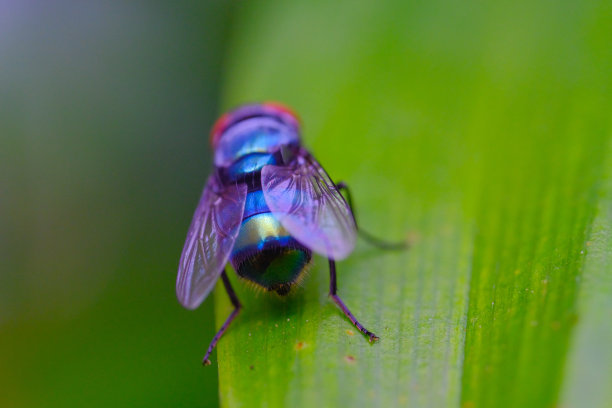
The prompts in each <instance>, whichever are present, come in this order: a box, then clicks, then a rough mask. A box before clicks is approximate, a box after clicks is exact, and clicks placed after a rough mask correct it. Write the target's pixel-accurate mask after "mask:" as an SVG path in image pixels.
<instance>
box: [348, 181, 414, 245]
mask: <svg viewBox="0 0 612 408" xmlns="http://www.w3.org/2000/svg"><path fill="white" fill-rule="evenodd" d="M336 188H337V189H338V191H344V192H345V194H346V201H348V205H349V207H350V208H351V212H352V213H353V220H354V221H355V226H357V232H358V233H359V234H360V235H361V237H362V238H363V239H364V240H366V241H367V242H368V243H369V244H370V245H373V246H375V247H377V248H380V249H384V250H388V251H403V250H406V249H408V248H409V246H410V245H408V243H407V242H389V241H385V240H382V239H380V238H377V237H375V236H374V235H372V234H370V233H369V232H367V231H365V230H363V229H361V228H359V225H358V224H357V214H356V213H355V207H354V206H353V198H352V196H351V190H349V188H348V185H347V184H346V183H345V182H343V181H341V182H339V183H337V184H336Z"/></svg>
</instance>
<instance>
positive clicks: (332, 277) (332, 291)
mask: <svg viewBox="0 0 612 408" xmlns="http://www.w3.org/2000/svg"><path fill="white" fill-rule="evenodd" d="M337 289H338V288H337V286H336V262H335V261H334V260H333V259H330V260H329V295H330V296H331V297H332V299H333V300H334V302H336V304H337V305H338V307H340V309H341V310H342V312H344V314H345V315H346V317H348V318H349V319H350V320H351V322H352V323H353V324H354V325H355V327H357V328H358V329H359V331H360V332H362V333H363V334H365V335H366V336H368V340H369V341H370V343H372V342H375V341H377V340H378V339H379V337H378V336H377V335H375V334H374V333H372V332H371V331H369V330H368V329H366V328H365V327H363V325H362V324H361V323H359V321H358V320H357V319H356V318H355V316H353V313H351V311H350V310H349V308H348V307H346V305H345V304H344V302H343V301H342V299H340V296H338V295H337V294H336V292H337Z"/></svg>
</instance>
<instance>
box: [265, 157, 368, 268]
mask: <svg viewBox="0 0 612 408" xmlns="http://www.w3.org/2000/svg"><path fill="white" fill-rule="evenodd" d="M261 185H262V189H263V194H264V198H265V200H266V204H267V205H268V207H269V208H270V211H272V213H273V214H274V216H275V217H276V218H277V219H278V220H279V221H280V223H281V224H282V225H283V227H285V228H286V229H287V231H289V233H290V234H291V235H292V236H293V237H294V238H295V239H297V240H298V241H300V242H301V243H302V244H303V245H305V246H307V247H308V248H310V249H312V250H313V251H315V252H318V253H320V254H321V255H324V256H327V257H328V258H331V259H335V260H341V259H344V258H346V257H347V256H348V254H349V253H350V252H351V251H352V250H353V248H354V247H355V238H356V234H357V227H356V225H355V219H354V218H353V213H352V212H351V209H350V207H349V205H348V203H347V202H346V200H345V199H344V197H342V194H340V192H339V191H338V188H337V187H336V185H335V184H334V182H332V181H331V179H330V178H329V176H328V175H327V173H326V172H325V170H324V169H323V167H321V165H320V164H319V163H318V162H317V161H316V160H315V159H314V157H312V156H311V155H310V154H309V153H308V152H306V151H304V150H302V151H301V152H300V154H299V155H298V157H297V159H296V161H295V163H293V164H292V165H290V166H274V165H267V166H265V167H264V168H263V169H262V170H261Z"/></svg>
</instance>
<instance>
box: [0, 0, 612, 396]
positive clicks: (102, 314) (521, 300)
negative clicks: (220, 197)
mask: <svg viewBox="0 0 612 408" xmlns="http://www.w3.org/2000/svg"><path fill="white" fill-rule="evenodd" d="M611 17H612V6H610V4H609V2H600V1H592V2H580V3H578V2H556V3H552V2H546V1H539V2H527V1H525V2H495V3H480V2H468V3H465V2H455V1H449V0H439V1H433V2H428V1H411V2H406V1H402V0H398V1H387V2H374V1H370V2H361V1H359V2H353V1H341V2H322V1H313V2H311V1H301V2H298V1H296V2H281V1H275V0H266V1H257V2H229V1H221V0H219V1H184V2H180V3H169V2H161V1H151V2H138V3H128V2H119V1H111V2H101V1H85V2H76V1H66V0H59V1H54V2H52V3H51V2H43V1H38V2H27V3H26V2H20V1H16V0H14V1H7V0H4V1H2V0H0V268H1V269H0V407H2V408H4V407H10V408H13V407H81V406H87V407H95V406H104V407H107V406H125V407H134V406H143V407H154V406H160V407H168V406H171V407H181V406H185V407H195V406H215V405H216V404H218V401H219V399H218V391H217V389H218V380H217V372H216V370H215V368H214V367H215V365H213V366H212V367H209V368H207V369H204V368H202V367H201V366H200V359H201V357H202V355H203V353H204V351H205V348H206V346H207V345H208V341H209V340H210V338H211V337H212V336H213V334H214V317H213V311H212V306H213V301H212V298H211V299H208V300H206V301H205V302H204V304H203V306H202V307H201V308H199V309H198V310H197V311H195V312H189V311H186V310H184V309H182V308H181V307H180V306H179V304H178V302H177V301H176V298H175V294H174V283H175V276H176V275H175V274H176V267H177V263H178V257H179V255H180V251H181V248H182V245H183V240H184V237H185V233H186V230H187V226H188V225H189V221H190V219H191V216H192V213H193V209H194V207H195V204H196V202H197V199H198V197H199V195H200V192H201V188H202V186H203V184H204V180H205V178H206V176H207V175H208V173H209V171H210V166H211V159H210V151H209V147H208V136H207V135H208V130H209V128H210V126H211V124H212V123H213V121H214V119H215V118H216V117H217V116H218V114H219V113H220V111H221V110H224V109H227V108H229V107H231V106H233V105H236V104H238V103H243V102H247V101H254V100H261V99H278V100H281V101H284V102H286V103H288V104H290V105H292V106H294V107H295V108H296V110H297V111H298V112H299V113H300V114H301V115H302V117H303V118H304V122H305V139H306V144H307V145H308V146H309V147H311V148H312V149H313V151H314V153H315V155H316V156H317V157H318V158H319V159H320V160H321V162H322V163H323V164H324V165H325V166H326V168H327V169H328V170H329V171H330V173H331V174H333V175H334V177H339V178H343V179H345V180H347V181H349V182H350V183H351V185H352V186H353V187H354V193H355V197H356V199H357V203H358V205H359V207H360V208H363V209H362V210H361V212H360V217H361V219H362V220H363V221H364V224H365V225H367V226H368V227H369V228H370V229H373V230H374V231H375V232H381V231H383V232H385V233H387V234H388V235H389V236H393V237H397V236H401V235H402V234H403V233H405V232H406V231H412V232H414V235H415V236H416V237H417V238H416V239H417V241H418V244H417V245H415V247H414V248H413V249H412V250H411V251H410V252H409V253H407V254H402V255H379V254H377V253H376V252H375V251H369V252H368V250H367V249H364V247H363V245H362V243H361V244H359V246H358V248H357V253H356V254H355V256H353V257H351V258H349V259H348V260H347V261H346V262H344V263H343V264H342V265H341V266H340V272H339V279H340V288H341V293H342V294H343V296H344V297H345V300H347V303H349V304H350V305H352V307H353V309H354V311H355V312H357V310H359V316H360V317H362V319H364V321H369V322H375V324H376V325H378V326H381V327H383V328H384V332H382V335H385V337H384V338H383V341H382V342H381V343H380V344H378V345H376V346H374V347H370V346H369V345H367V344H366V343H365V342H361V341H357V340H362V339H358V338H357V336H355V337H354V338H351V339H349V340H347V338H346V336H344V332H343V331H342V330H345V329H348V328H349V326H348V325H347V324H346V321H344V320H343V319H342V317H341V316H340V315H339V314H338V311H337V310H336V309H335V308H334V307H333V305H330V304H329V302H328V300H327V297H326V293H325V288H326V285H327V284H328V282H327V276H326V274H325V273H326V271H324V268H321V267H320V265H319V266H315V267H314V268H313V273H312V274H311V275H312V276H311V278H310V279H309V280H308V282H307V283H306V284H305V290H304V292H302V294H301V295H300V296H299V297H297V300H295V301H293V302H286V303H284V304H283V305H284V306H282V307H279V308H278V309H279V310H275V307H276V306H277V305H278V303H274V302H266V301H265V300H264V299H265V297H259V298H258V299H255V296H253V294H252V293H250V292H248V291H247V290H245V289H244V288H243V287H242V286H238V287H237V291H238V293H239V294H240V295H241V296H244V297H243V298H242V299H243V300H246V302H245V304H249V305H252V306H253V307H252V308H250V309H249V310H248V311H247V310H245V313H244V315H243V316H242V317H243V319H242V320H241V321H240V322H239V325H236V326H235V327H233V328H232V330H231V331H230V332H228V336H226V338H225V339H224V340H225V341H222V342H221V344H220V347H219V354H220V355H221V357H222V358H221V360H222V361H221V366H220V369H221V376H220V378H221V381H220V383H221V389H222V390H223V392H224V395H223V400H222V401H224V402H225V403H226V404H228V405H229V404H232V403H234V405H239V404H240V402H241V401H242V402H243V403H245V404H244V405H248V404H247V403H248V402H251V403H252V402H253V401H255V399H254V398H258V399H259V400H260V401H262V402H265V403H269V406H274V405H275V404H276V405H278V406H282V405H283V404H284V403H285V402H286V401H296V405H298V404H301V405H303V406H312V405H313V401H315V402H316V401H318V402H319V403H318V404H317V405H320V406H326V404H327V403H329V401H330V400H332V399H333V401H337V402H340V403H342V402H346V401H349V400H350V401H351V403H354V404H358V403H360V404H365V405H369V406H372V405H375V403H376V402H379V403H380V401H391V403H388V404H387V405H393V402H395V403H400V402H403V403H411V404H412V405H413V406H457V405H463V406H464V407H465V408H471V407H479V406H519V405H521V406H527V405H528V406H551V405H554V404H562V405H567V406H577V407H578V406H585V404H586V405H587V406H602V407H603V406H606V404H608V402H609V401H612V399H611V397H610V392H609V390H610V387H608V386H606V384H609V383H610V379H611V378H612V371H611V370H610V368H609V366H610V364H608V363H609V362H610V361H612V353H611V352H610V348H609V347H607V345H608V344H609V343H610V341H609V339H612V325H611V324H610V321H609V313H607V310H609V307H610V299H611V297H610V294H611V293H612V285H611V282H610V276H611V275H610V265H611V264H612V252H610V250H609V248H610V242H611V241H612V238H611V237H610V233H609V231H610V230H611V226H612V183H611V182H610V180H612V160H611V159H610V158H611V157H612V149H611V145H610V140H611V136H612V133H611V131H610V129H611V126H612V122H611V120H610V116H611V113H612V108H611V107H612V98H611V97H610V95H611V92H612V86H611V85H612V78H611V76H610V72H612V47H610V39H611V38H612V18H611ZM591 244H592V245H591ZM589 246H590V247H589ZM584 265H586V266H584ZM373 270H375V271H377V272H380V274H379V275H380V276H384V277H385V279H384V280H383V279H379V277H378V276H376V275H373V274H372V271H373ZM343 271H346V272H347V274H346V275H344V274H343ZM349 272H350V274H351V276H352V279H348V273H349ZM343 277H347V278H346V279H344V278H343ZM231 279H234V280H235V278H234V277H233V276H232V277H231ZM525 288H527V289H529V290H527V291H526V290H525ZM218 294H219V293H217V295H218ZM344 294H346V295H344ZM215 297H216V302H215V303H216V305H217V306H219V307H218V309H217V323H218V324H219V323H220V322H221V321H222V320H223V319H224V318H225V316H226V315H227V313H228V310H227V309H228V305H227V301H226V298H225V295H224V294H223V293H220V296H215ZM255 302H258V303H255ZM398 305H399V306H398ZM495 305H497V306H495ZM272 312H274V313H272ZM244 316H246V317H247V318H244ZM248 316H251V317H252V318H251V319H249V318H248ZM305 316H306V317H308V316H310V317H309V319H310V326H305V327H302V326H300V324H299V320H298V319H301V318H304V317H305ZM289 317H290V318H291V323H286V327H282V333H281V334H280V335H279V334H278V331H276V332H277V333H276V334H271V333H273V332H274V331H275V326H273V325H272V322H273V321H274V320H273V319H277V320H278V321H279V324H282V322H285V321H288V320H287V319H286V318H289ZM294 317H297V318H294ZM265 322H267V323H269V324H264V323H265ZM534 322H535V323H534ZM256 330H257V331H258V333H262V335H260V336H251V333H252V332H255V331H256ZM317 333H320V334H321V335H318V334H317ZM379 334H381V333H379ZM275 336H276V337H275ZM300 336H302V337H303V336H310V337H308V342H309V343H308V344H309V345H310V348H308V349H306V352H305V353H302V354H301V355H298V354H297V353H296V351H295V350H294V349H293V348H292V347H293V343H292V342H293V341H294V340H298V339H300V338H301V337H300ZM268 340H269V341H268ZM283 342H284V343H283ZM285 346H287V347H285ZM245 350H247V351H248V350H255V351H256V353H251V354H250V355H247V353H245V352H244V351H245ZM400 351H401V352H400ZM347 352H351V353H353V355H354V356H356V358H357V361H358V364H357V365H347V363H346V360H344V356H345V354H346V353H347ZM308 353H312V354H308ZM329 356H332V358H335V357H339V358H338V359H337V360H332V358H330V357H329ZM250 359H259V360H258V365H257V370H259V371H257V370H254V371H247V370H245V369H243V368H244V366H243V365H242V364H243V363H244V364H246V366H248V364H251V363H250ZM215 360H216V357H214V358H213V363H214V362H215ZM313 361H314V363H313ZM259 362H264V363H263V364H259ZM238 363H240V364H238ZM320 367H324V368H325V369H324V370H323V371H320ZM363 367H366V369H364V368H363ZM390 367H391V368H392V370H389V368H390ZM260 368H262V369H261V370H260ZM266 370H267V371H266ZM336 381H337V382H336ZM254 384H256V385H257V386H256V387H254V386H253V385H254ZM296 384H298V385H297V386H296ZM364 384H365V385H367V387H371V389H368V393H367V394H366V395H365V397H364V396H363V395H362V394H360V393H356V392H355V390H362V389H364V390H365V385H364ZM266 390H268V391H270V390H273V391H272V392H268V393H266V392H265V391H266ZM279 390H280V391H279ZM277 391H278V392H277ZM559 401H560V402H559ZM586 401H588V402H586ZM339 405H341V404H339Z"/></svg>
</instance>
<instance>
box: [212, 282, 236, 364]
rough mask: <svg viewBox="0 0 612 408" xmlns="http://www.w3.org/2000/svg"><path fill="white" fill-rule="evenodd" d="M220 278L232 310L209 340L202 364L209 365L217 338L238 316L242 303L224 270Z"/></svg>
mask: <svg viewBox="0 0 612 408" xmlns="http://www.w3.org/2000/svg"><path fill="white" fill-rule="evenodd" d="M221 280H222V281H223V286H225V291H226V292H227V295H228V296H229V298H230V300H231V301H232V304H233V305H234V310H233V311H232V313H231V314H230V315H229V317H228V318H227V319H226V320H225V323H223V326H221V328H220V329H219V331H218V332H217V334H215V337H213V339H212V341H211V342H210V346H208V350H206V355H205V356H204V360H202V364H204V365H210V360H209V359H208V357H210V353H212V351H213V349H214V348H215V346H216V345H217V343H218V342H219V339H220V338H221V336H223V333H225V331H226V330H227V328H228V327H229V325H230V323H231V322H232V320H234V319H235V318H236V316H238V312H240V309H242V305H241V304H240V301H239V300H238V296H236V293H235V292H234V289H233V288H232V285H231V284H230V281H229V278H228V277H227V274H226V273H225V270H223V272H221Z"/></svg>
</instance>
